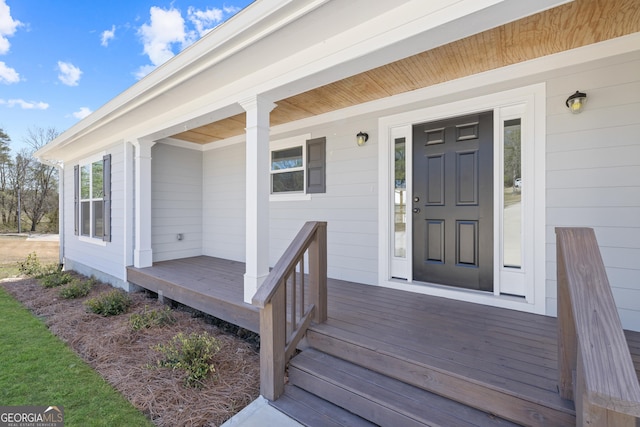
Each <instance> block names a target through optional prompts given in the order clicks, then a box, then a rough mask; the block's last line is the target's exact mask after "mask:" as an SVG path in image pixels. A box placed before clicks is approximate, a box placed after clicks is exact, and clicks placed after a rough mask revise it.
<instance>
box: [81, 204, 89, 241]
mask: <svg viewBox="0 0 640 427" xmlns="http://www.w3.org/2000/svg"><path fill="white" fill-rule="evenodd" d="M90 233H91V205H90V202H82V203H80V234H82V235H83V236H89V235H90Z"/></svg>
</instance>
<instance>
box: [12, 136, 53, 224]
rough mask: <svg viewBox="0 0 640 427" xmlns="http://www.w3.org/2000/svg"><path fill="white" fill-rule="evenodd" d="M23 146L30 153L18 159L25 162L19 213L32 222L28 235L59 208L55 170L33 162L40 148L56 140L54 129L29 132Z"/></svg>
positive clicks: (24, 153)
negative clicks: (43, 219)
mask: <svg viewBox="0 0 640 427" xmlns="http://www.w3.org/2000/svg"><path fill="white" fill-rule="evenodd" d="M27 132H28V133H27V136H26V138H25V139H24V142H25V143H26V144H27V145H28V146H29V148H30V150H27V151H24V152H23V153H21V154H19V155H18V156H17V158H16V163H18V162H17V159H18V157H20V158H21V161H23V162H24V166H25V167H24V181H23V186H22V187H18V188H19V189H20V191H21V205H22V212H24V214H25V215H26V216H27V218H29V219H30V220H31V231H36V226H37V225H38V224H39V223H40V221H42V218H44V216H45V215H46V214H47V213H48V212H51V211H55V210H56V209H57V208H58V203H57V200H58V197H57V192H56V187H57V185H58V180H57V169H56V168H55V167H53V166H50V165H47V164H45V163H41V162H38V161H37V160H35V159H34V158H33V153H35V152H36V151H37V150H38V149H40V148H42V147H43V146H44V145H45V144H47V143H49V142H50V141H52V140H53V139H55V138H56V137H57V136H58V131H56V130H55V129H54V128H48V129H43V128H39V127H35V128H29V129H28V131H27Z"/></svg>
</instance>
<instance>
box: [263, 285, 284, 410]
mask: <svg viewBox="0 0 640 427" xmlns="http://www.w3.org/2000/svg"><path fill="white" fill-rule="evenodd" d="M285 297H286V294H285V287H284V286H278V287H277V288H276V291H275V293H274V294H273V297H272V299H271V301H270V302H269V303H267V304H266V305H265V307H264V308H263V309H261V310H260V394H261V395H262V396H263V397H264V398H265V399H268V400H270V401H274V400H276V399H278V397H280V396H281V395H282V393H284V370H285V354H284V348H285V345H286V336H285V333H286V330H285V329H286V305H285Z"/></svg>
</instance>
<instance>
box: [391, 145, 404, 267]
mask: <svg viewBox="0 0 640 427" xmlns="http://www.w3.org/2000/svg"><path fill="white" fill-rule="evenodd" d="M405 144H406V143H405V138H398V139H396V140H395V166H394V171H395V180H394V183H395V184H394V190H395V191H394V211H393V214H394V221H393V222H394V230H393V233H394V250H393V255H394V256H395V257H398V258H404V257H406V256H407V239H406V233H407V182H406V178H405V170H406V168H405V155H406V146H405Z"/></svg>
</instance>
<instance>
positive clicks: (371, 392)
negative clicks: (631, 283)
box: [272, 320, 575, 426]
mask: <svg viewBox="0 0 640 427" xmlns="http://www.w3.org/2000/svg"><path fill="white" fill-rule="evenodd" d="M307 344H308V346H309V348H306V349H304V350H303V351H302V352H301V353H300V354H298V355H297V356H296V357H294V358H293V359H292V360H291V362H290V364H289V386H288V387H287V389H286V391H285V394H284V396H283V397H282V398H280V399H279V400H277V401H276V402H273V403H272V404H273V405H274V406H275V407H277V408H278V409H280V410H281V411H283V412H285V413H287V414H288V415H290V416H292V417H293V418H294V419H297V420H298V421H299V422H300V423H302V424H303V425H307V426H325V425H326V426H351V425H370V424H366V423H367V422H369V423H373V425H381V426H513V425H526V426H574V425H575V411H574V408H573V404H572V403H571V402H568V401H565V400H562V399H560V398H559V396H558V395H557V393H551V392H546V391H543V390H541V389H536V388H532V387H529V388H527V387H525V386H523V385H521V384H509V382H508V381H505V380H504V379H503V380H502V381H501V380H500V379H499V377H498V376H495V377H494V378H493V377H489V376H487V375H484V374H483V373H482V372H479V374H478V375H477V376H476V377H474V376H473V375H472V374H470V373H469V372H461V370H460V368H459V366H458V365H456V364H455V363H453V362H451V361H448V360H446V359H445V358H442V359H438V358H435V357H434V358H431V359H429V358H426V359H425V358H424V357H421V358H420V360H419V361H416V360H411V358H410V355H407V354H406V352H405V354H402V352H398V351H396V349H394V348H393V345H389V344H387V343H385V342H383V341H376V340H375V339H372V338H370V337H369V338H367V337H364V336H362V335H361V334H352V333H351V334H350V333H349V332H348V331H345V330H344V329H341V328H337V327H335V325H332V322H331V320H330V321H329V322H327V323H325V324H322V325H313V326H312V327H311V328H310V330H309V331H308V332H307ZM398 353H400V354H398ZM303 393H304V394H303ZM296 396H304V399H303V402H304V403H301V402H298V400H300V399H299V398H298V397H296ZM313 408H322V414H321V417H318V414H317V413H316V410H315V409H313ZM334 411H335V413H336V414H339V415H337V416H336V418H335V419H334V418H332V415H331V414H332V413H333V412H334ZM345 411H346V412H345ZM305 414H306V415H307V418H308V417H309V414H312V415H313V416H311V418H309V419H307V418H305ZM345 414H349V415H350V416H357V418H349V419H347V418H345V417H346V415H345ZM344 420H346V421H344ZM359 423H364V424H359Z"/></svg>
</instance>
